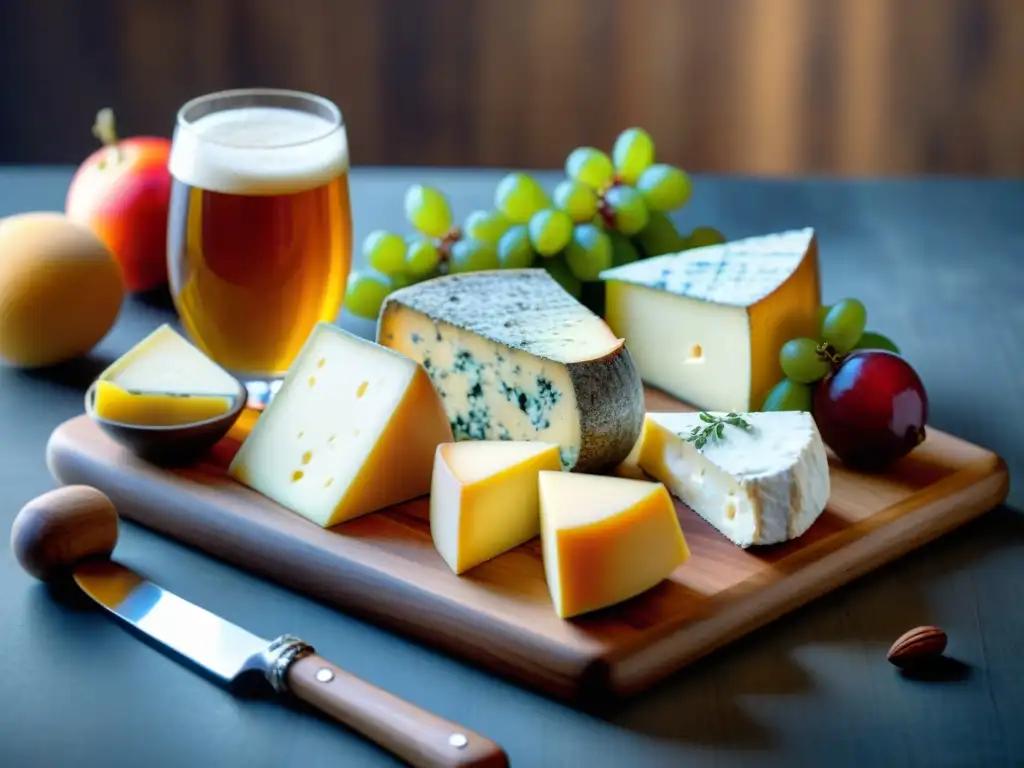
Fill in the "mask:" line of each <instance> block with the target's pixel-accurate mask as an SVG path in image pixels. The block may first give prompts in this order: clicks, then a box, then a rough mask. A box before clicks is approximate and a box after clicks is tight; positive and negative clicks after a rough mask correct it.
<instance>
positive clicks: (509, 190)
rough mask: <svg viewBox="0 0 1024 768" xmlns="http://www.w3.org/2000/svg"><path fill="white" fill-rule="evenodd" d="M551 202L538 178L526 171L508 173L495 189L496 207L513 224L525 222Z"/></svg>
mask: <svg viewBox="0 0 1024 768" xmlns="http://www.w3.org/2000/svg"><path fill="white" fill-rule="evenodd" d="M549 202H550V201H549V200H548V196H547V194H545V192H544V190H543V189H542V188H541V186H540V184H539V183H537V180H536V179H535V178H533V177H532V176H528V175H527V174H525V173H510V174H508V175H507V176H506V177H505V178H503V179H502V180H501V181H500V182H498V186H497V188H495V190H494V207H495V208H497V209H498V210H499V211H500V212H501V213H502V215H504V217H505V218H506V219H508V220H509V221H510V222H511V223H513V224H525V223H526V222H528V221H529V220H530V217H531V216H533V214H535V213H536V212H537V211H539V210H540V209H541V208H547V207H548V204H549Z"/></svg>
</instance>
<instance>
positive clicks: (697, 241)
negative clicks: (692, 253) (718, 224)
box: [686, 227, 725, 248]
mask: <svg viewBox="0 0 1024 768" xmlns="http://www.w3.org/2000/svg"><path fill="white" fill-rule="evenodd" d="M724 242H725V235H723V234H722V233H721V232H719V231H718V230H717V229H715V228H714V227H695V228H694V230H693V232H691V233H690V236H689V237H688V238H687V239H686V245H687V247H688V248H703V247H704V246H707V245H721V244H722V243H724Z"/></svg>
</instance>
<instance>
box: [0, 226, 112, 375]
mask: <svg viewBox="0 0 1024 768" xmlns="http://www.w3.org/2000/svg"><path fill="white" fill-rule="evenodd" d="M124 294H125V289H124V283H123V280H122V276H121V268H120V267H119V266H118V265H117V262H116V261H115V260H114V256H113V254H111V252H110V250H109V249H108V248H107V246H106V245H104V244H103V241H102V240H100V239H99V238H98V237H97V236H96V235H94V234H93V233H92V232H91V231H89V230H88V229H87V228H86V227H84V226H82V225H79V224H75V223H73V222H71V221H70V220H69V219H67V218H66V217H65V216H64V215H63V214H61V213H49V212H33V213H19V214H15V215H13V216H8V217H6V218H3V219H0V363H5V364H7V365H11V366H16V367H19V368H39V367H42V366H47V365H55V364H57V363H62V362H65V361H67V360H71V359H73V358H76V357H80V356H81V355H84V354H86V353H87V352H89V350H91V349H92V348H93V347H94V346H96V344H98V343H99V341H100V339H102V338H103V337H104V336H106V335H107V332H108V331H109V330H110V329H111V328H112V327H113V325H114V321H115V320H116V319H117V315H118V312H119V311H120V309H121V302H122V301H123V300H124Z"/></svg>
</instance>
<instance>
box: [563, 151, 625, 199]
mask: <svg viewBox="0 0 1024 768" xmlns="http://www.w3.org/2000/svg"><path fill="white" fill-rule="evenodd" d="M565 175H566V176H568V177H569V178H570V179H572V180H573V181H578V182H580V183H582V184H586V185H587V186H588V187H590V188H591V189H604V188H605V187H606V186H608V185H609V184H611V181H612V177H613V176H614V175H615V168H614V167H613V166H612V159H611V158H610V157H608V155H606V154H605V153H604V152H602V151H601V150H599V149H594V148H593V147H578V148H576V149H574V150H573V151H572V152H570V153H569V157H567V158H566V160H565Z"/></svg>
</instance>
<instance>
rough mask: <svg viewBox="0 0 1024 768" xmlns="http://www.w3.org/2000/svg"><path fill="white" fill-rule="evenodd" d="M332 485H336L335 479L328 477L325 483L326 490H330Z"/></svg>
mask: <svg viewBox="0 0 1024 768" xmlns="http://www.w3.org/2000/svg"><path fill="white" fill-rule="evenodd" d="M332 485H334V478H333V477H328V478H327V480H326V481H325V482H324V488H330V487H331V486H332Z"/></svg>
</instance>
